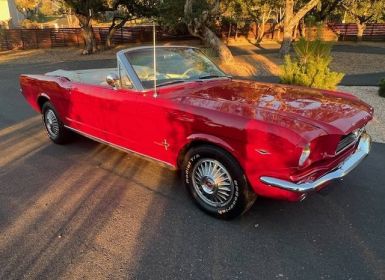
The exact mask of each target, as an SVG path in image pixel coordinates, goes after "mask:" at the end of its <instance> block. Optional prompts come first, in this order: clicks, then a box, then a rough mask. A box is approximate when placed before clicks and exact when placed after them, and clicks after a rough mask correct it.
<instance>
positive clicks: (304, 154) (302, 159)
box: [298, 144, 310, 166]
mask: <svg viewBox="0 0 385 280" xmlns="http://www.w3.org/2000/svg"><path fill="white" fill-rule="evenodd" d="M309 156H310V145H309V144H308V145H306V146H305V147H304V148H303V150H302V154H301V156H300V157H299V161H298V164H299V166H302V165H304V163H305V162H306V160H307V159H308V158H309Z"/></svg>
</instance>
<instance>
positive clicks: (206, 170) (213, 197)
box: [182, 145, 256, 219]
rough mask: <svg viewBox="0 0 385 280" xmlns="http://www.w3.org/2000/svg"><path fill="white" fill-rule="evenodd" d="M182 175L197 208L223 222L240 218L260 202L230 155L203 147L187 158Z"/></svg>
mask: <svg viewBox="0 0 385 280" xmlns="http://www.w3.org/2000/svg"><path fill="white" fill-rule="evenodd" d="M182 173H183V174H182V175H183V179H184V182H185V185H186V187H187V188H188V190H189V192H190V194H191V196H192V198H193V199H194V201H195V202H196V203H197V205H198V206H199V207H200V208H201V209H202V210H203V211H205V212H206V213H208V214H209V215H212V216H215V217H217V218H221V219H231V218H234V217H237V216H239V215H241V214H242V213H244V212H245V211H246V210H248V209H249V208H250V207H251V206H252V204H253V203H254V201H255V199H256V195H255V193H254V192H253V191H252V190H251V189H250V187H249V185H248V182H247V179H246V176H245V175H244V173H243V171H242V168H241V167H240V166H239V164H238V162H237V161H236V160H235V159H234V158H233V157H232V156H231V155H230V154H229V153H227V152H226V151H224V150H222V149H219V148H216V147H213V146H208V145H207V146H199V147H196V148H192V149H191V150H189V151H188V152H187V154H186V156H185V160H184V164H183V169H182Z"/></svg>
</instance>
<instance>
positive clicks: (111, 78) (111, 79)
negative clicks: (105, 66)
mask: <svg viewBox="0 0 385 280" xmlns="http://www.w3.org/2000/svg"><path fill="white" fill-rule="evenodd" d="M118 81H119V77H118V75H116V74H115V73H110V74H108V75H107V77H106V82H107V84H108V85H110V86H112V87H113V88H116V87H117V85H118Z"/></svg>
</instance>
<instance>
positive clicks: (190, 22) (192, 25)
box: [184, 0, 234, 63]
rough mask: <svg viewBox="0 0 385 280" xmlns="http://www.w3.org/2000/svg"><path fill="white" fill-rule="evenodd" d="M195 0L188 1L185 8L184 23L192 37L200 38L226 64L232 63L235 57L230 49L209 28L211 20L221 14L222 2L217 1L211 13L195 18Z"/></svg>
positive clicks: (203, 13)
mask: <svg viewBox="0 0 385 280" xmlns="http://www.w3.org/2000/svg"><path fill="white" fill-rule="evenodd" d="M193 2H194V0H186V3H185V6H184V21H185V23H186V24H187V28H188V31H189V33H190V34H191V35H193V36H195V37H198V38H200V39H201V40H202V41H203V42H204V43H205V44H206V45H208V46H209V47H211V48H212V49H213V50H214V51H216V52H217V54H218V55H219V58H220V60H221V61H223V62H224V63H231V62H233V61H234V57H233V55H232V53H231V51H230V49H229V48H228V47H227V46H226V45H225V44H224V43H223V42H222V41H221V39H219V38H218V36H217V35H216V34H215V33H214V32H213V31H212V30H211V29H210V28H209V27H208V25H209V18H210V17H212V16H213V15H218V14H219V9H220V0H216V1H215V3H214V5H213V7H212V9H211V10H210V11H203V12H202V13H201V15H200V16H199V17H195V16H194V15H193V12H192V6H193Z"/></svg>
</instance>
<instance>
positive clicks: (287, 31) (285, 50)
mask: <svg viewBox="0 0 385 280" xmlns="http://www.w3.org/2000/svg"><path fill="white" fill-rule="evenodd" d="M293 13H294V1H293V0H286V5H285V18H284V19H283V40H282V45H281V49H280V50H279V53H280V55H281V57H284V56H285V55H287V54H289V52H290V47H291V42H292V41H293V27H291V25H290V21H291V20H292V18H293Z"/></svg>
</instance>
